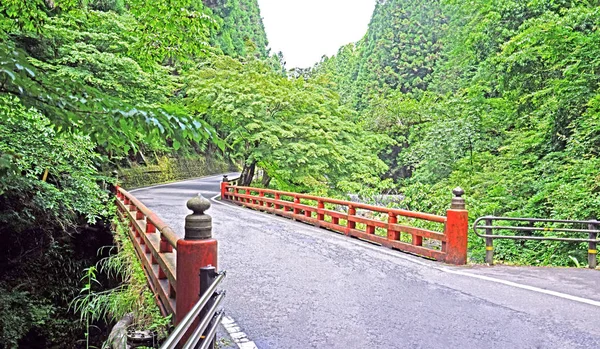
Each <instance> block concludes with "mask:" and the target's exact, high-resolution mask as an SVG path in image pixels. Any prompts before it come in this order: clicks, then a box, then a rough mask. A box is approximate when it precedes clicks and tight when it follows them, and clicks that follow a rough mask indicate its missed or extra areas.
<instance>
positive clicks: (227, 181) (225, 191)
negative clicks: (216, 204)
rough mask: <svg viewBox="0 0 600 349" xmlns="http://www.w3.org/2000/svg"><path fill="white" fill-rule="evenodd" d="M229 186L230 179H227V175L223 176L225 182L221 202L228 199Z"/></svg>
mask: <svg viewBox="0 0 600 349" xmlns="http://www.w3.org/2000/svg"><path fill="white" fill-rule="evenodd" d="M227 185H229V178H227V175H223V181H222V182H221V200H225V199H226V197H225V195H226V193H227Z"/></svg>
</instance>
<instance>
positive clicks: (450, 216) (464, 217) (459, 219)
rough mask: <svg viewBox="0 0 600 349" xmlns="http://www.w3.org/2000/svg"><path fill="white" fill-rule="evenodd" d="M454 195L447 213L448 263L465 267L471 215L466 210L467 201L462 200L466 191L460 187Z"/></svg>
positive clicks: (445, 232) (446, 245)
mask: <svg viewBox="0 0 600 349" xmlns="http://www.w3.org/2000/svg"><path fill="white" fill-rule="evenodd" d="M452 193H453V194H454V198H452V205H451V206H450V209H449V210H448V211H446V228H445V230H444V234H445V235H446V244H445V252H446V259H445V262H446V263H450V264H456V265H463V264H466V263H467V240H468V231H469V214H468V212H467V210H466V209H465V199H463V198H462V196H463V195H464V193H465V191H464V190H462V189H461V188H460V187H457V188H455V189H454V190H453V191H452Z"/></svg>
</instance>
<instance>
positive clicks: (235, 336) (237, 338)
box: [221, 316, 258, 349]
mask: <svg viewBox="0 0 600 349" xmlns="http://www.w3.org/2000/svg"><path fill="white" fill-rule="evenodd" d="M221 325H223V327H224V328H225V331H227V333H228V334H229V336H230V337H231V339H232V340H233V342H234V343H235V344H236V345H237V346H238V348H240V349H258V347H257V346H256V344H255V343H254V342H253V341H251V340H250V339H248V335H247V334H246V333H244V332H243V331H242V328H241V327H240V326H239V325H238V324H237V323H236V322H235V320H234V319H233V318H232V317H231V316H223V319H222V320H221Z"/></svg>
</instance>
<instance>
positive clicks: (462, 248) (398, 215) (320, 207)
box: [221, 178, 468, 265]
mask: <svg viewBox="0 0 600 349" xmlns="http://www.w3.org/2000/svg"><path fill="white" fill-rule="evenodd" d="M453 194H454V198H453V199H452V204H451V208H450V209H449V210H447V212H446V216H438V215H434V214H428V213H421V212H414V211H407V210H401V209H394V208H387V207H379V206H372V205H367V204H362V203H356V202H351V201H345V200H337V199H331V198H324V197H319V196H313V195H307V194H299V193H292V192H284V191H278V190H271V189H263V188H253V187H242V186H237V185H233V184H231V183H230V182H228V181H227V179H226V178H224V181H223V182H222V183H221V199H222V200H228V201H231V202H233V203H236V204H239V205H242V206H245V207H249V208H253V209H256V210H260V211H265V212H270V213H273V214H276V215H279V216H284V217H287V218H292V219H295V220H297V221H302V222H306V223H310V224H313V225H314V226H317V227H322V228H326V229H329V230H333V231H335V232H340V233H343V234H345V235H348V236H354V237H357V238H360V239H363V240H367V241H371V242H375V243H378V244H381V245H382V246H386V247H389V248H394V249H398V250H400V251H405V252H409V253H413V254H417V255H421V256H425V257H428V258H432V259H435V260H439V261H444V262H446V263H450V264H457V265H462V264H465V263H466V262H467V232H468V213H467V211H466V210H465V203H464V199H463V198H462V195H463V194H464V191H463V190H462V189H460V188H456V189H454V190H453ZM404 218H407V219H408V218H411V219H416V220H420V221H426V222H432V223H438V224H439V225H443V228H442V229H441V231H435V230H430V229H426V228H421V227H415V226H410V225H408V224H401V223H399V220H405V219H404ZM430 225H435V224H430ZM409 238H410V239H409ZM424 239H425V242H426V243H424Z"/></svg>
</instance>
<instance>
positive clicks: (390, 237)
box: [387, 212, 400, 241]
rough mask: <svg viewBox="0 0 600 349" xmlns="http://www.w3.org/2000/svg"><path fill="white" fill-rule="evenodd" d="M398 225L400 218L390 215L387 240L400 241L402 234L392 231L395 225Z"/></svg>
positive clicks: (391, 213)
mask: <svg viewBox="0 0 600 349" xmlns="http://www.w3.org/2000/svg"><path fill="white" fill-rule="evenodd" d="M397 223H398V217H397V216H396V215H395V214H394V213H393V212H390V213H388V229H387V238H388V240H391V241H398V240H400V232H399V231H395V230H394V229H392V227H393V226H394V224H397Z"/></svg>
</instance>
